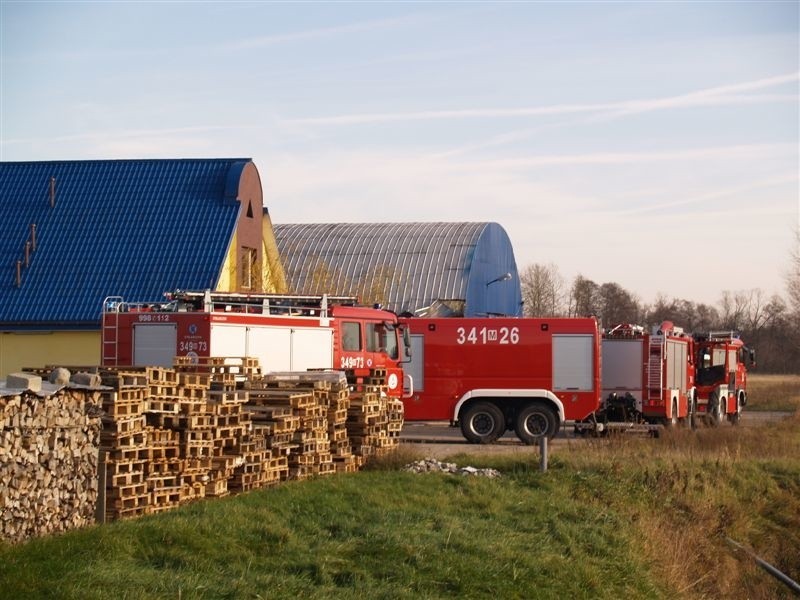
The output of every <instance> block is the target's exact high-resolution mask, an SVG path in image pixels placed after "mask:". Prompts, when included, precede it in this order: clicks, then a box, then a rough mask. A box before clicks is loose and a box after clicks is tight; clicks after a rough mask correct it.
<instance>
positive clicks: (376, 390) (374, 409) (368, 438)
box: [347, 369, 404, 459]
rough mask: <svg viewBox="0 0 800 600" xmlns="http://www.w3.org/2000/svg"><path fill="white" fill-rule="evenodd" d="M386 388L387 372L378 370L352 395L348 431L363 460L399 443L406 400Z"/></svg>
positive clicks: (354, 447) (354, 450) (392, 448)
mask: <svg viewBox="0 0 800 600" xmlns="http://www.w3.org/2000/svg"><path fill="white" fill-rule="evenodd" d="M386 391H387V383H386V371H385V370H383V369H375V370H373V372H372V375H371V376H370V377H369V378H366V379H365V380H364V383H363V385H362V386H360V390H359V391H357V392H351V394H350V409H349V410H348V417H347V432H348V435H349V438H350V442H351V444H352V447H353V452H354V453H355V454H356V455H358V456H361V457H363V459H366V458H368V457H370V456H383V455H385V454H387V453H388V452H390V451H392V450H394V449H395V448H396V447H397V446H398V444H399V443H400V430H401V429H402V428H403V415H404V412H403V403H402V401H400V400H399V399H392V398H390V397H389V396H388V395H387V393H386Z"/></svg>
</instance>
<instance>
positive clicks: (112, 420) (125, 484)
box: [100, 371, 151, 520]
mask: <svg viewBox="0 0 800 600" xmlns="http://www.w3.org/2000/svg"><path fill="white" fill-rule="evenodd" d="M101 381H102V383H103V385H104V386H105V387H106V388H107V389H105V390H103V391H102V392H101V400H102V408H103V412H104V415H103V420H102V422H103V433H102V434H101V436H100V449H101V450H102V455H103V456H104V457H105V459H104V461H103V462H104V469H105V478H104V480H105V518H106V519H107V520H110V519H122V518H126V517H136V516H139V515H143V514H145V513H147V512H148V511H149V507H150V491H149V484H148V481H147V477H148V475H149V461H150V457H151V454H150V446H149V444H148V439H147V433H148V432H147V429H148V428H147V419H146V417H145V410H146V409H147V408H148V396H149V393H150V391H149V388H148V384H147V375H146V373H143V372H126V371H107V372H104V373H103V374H102V375H101Z"/></svg>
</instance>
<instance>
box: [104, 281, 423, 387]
mask: <svg viewBox="0 0 800 600" xmlns="http://www.w3.org/2000/svg"><path fill="white" fill-rule="evenodd" d="M164 296H165V301H164V302H162V303H155V304H154V303H141V302H136V303H135V302H128V301H126V300H124V299H123V298H122V297H119V296H111V297H108V298H106V299H105V301H104V302H103V312H102V363H103V365H105V366H120V365H138V366H145V365H148V366H167V367H169V366H172V364H173V362H174V357H176V356H186V357H189V358H192V359H200V358H202V357H211V356H222V357H245V356H247V357H255V358H258V359H259V364H260V365H261V367H262V368H263V369H264V370H267V371H304V370H307V369H337V370H342V371H345V372H346V373H348V375H349V376H351V377H352V378H353V380H356V379H357V378H360V377H365V376H368V375H369V374H370V373H371V372H372V371H373V370H376V369H385V370H386V376H387V383H388V387H389V391H390V395H392V396H400V394H401V392H402V389H403V371H402V369H401V367H400V362H401V361H402V360H406V359H407V354H408V346H407V339H406V338H405V337H404V334H403V330H402V327H400V326H399V324H398V321H397V316H396V315H395V314H394V313H392V312H388V311H385V310H380V309H376V308H369V307H364V306H357V305H356V298H354V297H344V296H324V295H323V296H290V295H276V294H236V293H221V292H210V291H204V292H195V291H177V292H174V293H167V294H165V295H164Z"/></svg>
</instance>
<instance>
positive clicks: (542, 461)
mask: <svg viewBox="0 0 800 600" xmlns="http://www.w3.org/2000/svg"><path fill="white" fill-rule="evenodd" d="M539 471H541V472H542V473H544V472H546V471H547V436H546V435H543V436H542V437H540V438H539Z"/></svg>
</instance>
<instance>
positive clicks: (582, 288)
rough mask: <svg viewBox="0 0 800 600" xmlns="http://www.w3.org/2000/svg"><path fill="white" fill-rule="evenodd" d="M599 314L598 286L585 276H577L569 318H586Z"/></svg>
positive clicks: (571, 293) (571, 291) (572, 291)
mask: <svg viewBox="0 0 800 600" xmlns="http://www.w3.org/2000/svg"><path fill="white" fill-rule="evenodd" d="M598 313H599V311H598V288H597V284H596V283H595V282H594V281H592V280H591V279H587V278H586V277H584V276H583V275H577V276H576V277H575V280H574V281H573V282H572V289H571V290H570V295H569V316H571V317H585V316H587V315H597V314H598Z"/></svg>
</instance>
